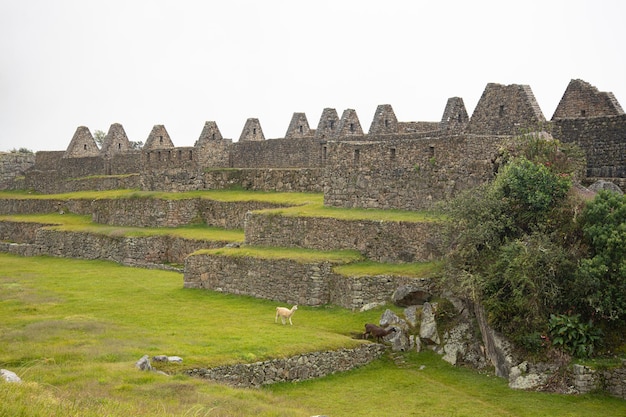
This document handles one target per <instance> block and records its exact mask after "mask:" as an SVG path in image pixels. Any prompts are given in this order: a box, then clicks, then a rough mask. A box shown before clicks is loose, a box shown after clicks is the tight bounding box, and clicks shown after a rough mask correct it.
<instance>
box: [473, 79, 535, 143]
mask: <svg viewBox="0 0 626 417" xmlns="http://www.w3.org/2000/svg"><path fill="white" fill-rule="evenodd" d="M543 122H545V117H543V113H542V112H541V109H540V108H539V104H538V103H537V100H536V99H535V95H534V94H533V92H532V90H531V88H530V87H529V86H527V85H521V84H511V85H503V84H495V83H489V84H487V87H486V88H485V91H483V94H482V96H481V97H480V100H479V101H478V104H477V105H476V108H475V109H474V113H473V114H472V118H471V119H470V124H469V126H470V131H471V133H474V134H481V135H518V134H520V133H522V131H523V130H524V129H535V128H538V127H539V125H540V124H542V123H543Z"/></svg>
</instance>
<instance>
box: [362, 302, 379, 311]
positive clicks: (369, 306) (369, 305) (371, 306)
mask: <svg viewBox="0 0 626 417" xmlns="http://www.w3.org/2000/svg"><path fill="white" fill-rule="evenodd" d="M384 305H385V303H384V302H379V303H367V304H365V305H364V306H363V307H361V309H360V310H359V311H360V312H361V313H362V312H364V311H369V310H373V309H375V308H378V307H382V306H384Z"/></svg>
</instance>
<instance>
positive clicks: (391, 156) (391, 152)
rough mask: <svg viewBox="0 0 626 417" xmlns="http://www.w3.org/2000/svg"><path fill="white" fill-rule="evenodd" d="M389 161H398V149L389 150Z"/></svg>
mask: <svg viewBox="0 0 626 417" xmlns="http://www.w3.org/2000/svg"><path fill="white" fill-rule="evenodd" d="M389 159H390V160H392V161H393V160H395V159H396V148H391V149H389Z"/></svg>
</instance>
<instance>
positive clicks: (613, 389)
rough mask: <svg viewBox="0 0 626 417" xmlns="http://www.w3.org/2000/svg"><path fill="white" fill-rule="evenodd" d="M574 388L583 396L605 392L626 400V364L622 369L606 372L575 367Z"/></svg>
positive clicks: (580, 366)
mask: <svg viewBox="0 0 626 417" xmlns="http://www.w3.org/2000/svg"><path fill="white" fill-rule="evenodd" d="M574 386H575V388H576V389H577V390H578V391H579V392H580V393H581V394H586V393H588V392H591V391H595V390H603V391H605V392H608V393H609V394H610V395H612V396H614V397H618V398H622V399H625V400H626V363H624V364H623V365H622V366H621V367H620V368H614V369H604V370H594V369H592V368H590V367H588V366H583V365H574Z"/></svg>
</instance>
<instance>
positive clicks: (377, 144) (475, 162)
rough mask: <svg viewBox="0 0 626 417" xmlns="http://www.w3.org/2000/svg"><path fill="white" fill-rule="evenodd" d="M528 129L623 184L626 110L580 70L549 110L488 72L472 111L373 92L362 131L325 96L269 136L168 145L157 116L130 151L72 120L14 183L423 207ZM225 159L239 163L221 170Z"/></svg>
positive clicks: (205, 136) (453, 101)
mask: <svg viewBox="0 0 626 417" xmlns="http://www.w3.org/2000/svg"><path fill="white" fill-rule="evenodd" d="M533 131H548V132H551V133H552V135H553V137H555V138H557V139H560V140H562V141H565V142H574V143H577V144H578V145H580V146H581V147H582V148H583V149H584V150H585V152H586V155H587V176H588V177H590V178H596V177H601V178H610V179H611V180H612V181H614V182H616V183H617V184H618V185H620V186H621V187H622V188H623V187H624V185H625V183H626V152H625V150H626V115H625V114H624V111H623V110H622V108H621V106H620V104H619V103H618V102H617V100H616V98H615V97H614V96H613V94H612V93H605V92H600V91H598V90H597V89H596V88H595V87H593V86H591V85H590V84H588V83H586V82H584V81H582V80H571V82H570V83H569V85H568V87H567V89H566V91H565V93H564V94H563V97H562V99H561V102H560V103H559V105H558V107H557V109H556V111H555V112H554V116H553V117H552V120H550V121H547V120H546V119H545V117H544V116H543V112H542V111H541V109H540V107H539V105H538V103H537V101H536V99H535V97H534V94H533V92H532V90H531V88H530V86H528V85H519V84H512V85H502V84H495V83H489V84H487V86H486V88H485V90H484V91H483V94H482V96H481V98H480V100H479V102H478V104H477V105H476V108H475V110H474V112H473V114H472V115H471V117H469V116H468V113H467V111H466V109H465V105H464V103H463V99H462V98H460V97H452V98H450V99H448V101H447V104H446V107H445V109H444V111H443V115H442V118H441V120H440V121H438V122H424V121H408V122H407V121H398V119H397V117H396V115H395V113H394V111H393V108H392V106H391V105H390V104H382V105H379V106H378V107H377V109H376V112H375V114H374V117H373V120H372V121H371V124H370V127H369V130H368V132H367V133H364V129H363V127H362V125H361V121H360V120H359V117H358V115H357V113H356V111H355V110H353V109H346V110H344V111H343V113H342V115H341V118H340V117H339V116H338V114H337V111H336V110H335V109H333V108H325V109H324V110H323V112H322V115H321V117H320V119H319V121H318V124H317V128H316V129H311V127H310V126H309V122H308V119H307V117H306V115H305V114H304V113H294V114H293V116H292V118H291V121H290V123H289V126H288V128H287V131H286V133H285V137H284V138H278V139H270V140H266V139H265V136H264V134H263V130H262V128H261V124H260V122H259V120H258V119H255V118H250V119H248V120H247V121H246V122H245V125H244V127H243V130H242V133H241V136H240V137H239V140H238V141H237V142H233V141H232V140H231V139H226V138H224V137H223V136H222V134H221V132H220V130H219V128H218V126H217V123H216V122H214V121H209V122H206V123H205V125H204V127H203V129H202V131H201V133H200V136H199V138H198V140H197V141H196V143H195V145H194V146H192V147H176V146H175V145H174V143H173V141H172V139H171V138H170V136H169V134H168V132H167V130H166V129H165V126H163V125H155V126H154V127H153V129H152V131H151V132H150V134H149V136H148V139H147V140H146V143H145V145H144V146H143V149H141V150H140V151H139V150H134V149H131V147H130V145H129V140H128V138H127V137H126V133H125V132H124V129H123V127H122V125H120V124H117V123H115V124H113V125H111V128H110V129H109V132H108V134H107V136H106V137H105V140H104V143H103V146H102V149H98V147H97V145H96V143H95V141H94V139H93V137H92V135H91V133H90V132H89V129H88V128H86V127H84V126H80V127H78V128H77V130H76V133H75V134H74V136H73V138H72V139H71V141H70V144H69V146H68V148H67V149H66V151H65V152H38V153H37V156H36V162H35V164H34V166H33V167H32V168H30V169H29V170H27V171H26V172H25V178H24V181H23V183H21V184H20V186H23V187H26V188H31V189H35V190H37V191H41V192H57V191H71V190H72V187H74V188H76V187H81V181H76V179H79V178H82V177H90V176H101V175H104V176H107V175H108V176H111V178H110V179H108V180H102V181H101V183H100V184H96V185H95V186H96V187H100V188H107V187H110V186H119V184H120V181H118V180H112V178H115V176H119V175H125V176H126V177H125V179H124V186H132V187H134V188H141V189H145V190H153V189H154V190H172V191H183V190H195V189H211V188H221V187H229V186H233V185H238V186H243V187H244V188H251V189H280V190H289V191H314V190H315V191H316V192H319V190H322V189H323V190H324V193H325V202H326V204H328V205H337V206H342V207H378V208H403V209H421V208H426V207H429V206H430V205H432V203H434V202H436V201H439V200H441V199H445V198H449V197H452V196H454V195H455V194H456V193H458V192H459V191H461V190H463V189H465V188H467V187H470V186H473V185H477V184H480V183H482V182H484V181H488V180H489V179H491V178H492V177H493V174H494V171H495V169H496V167H495V166H494V162H493V158H494V150H495V149H497V147H498V146H499V144H500V143H501V141H503V140H506V138H511V137H513V136H517V135H520V134H521V133H524V132H533ZM233 168H234V169H238V170H239V171H237V174H235V173H234V172H233V171H230V172H227V171H224V169H233ZM220 170H222V171H221V173H220V174H219V175H217V174H216V173H217V171H220ZM242 170H245V171H242ZM287 171H289V172H287ZM128 174H136V176H134V177H128ZM69 179H73V181H68V180H69ZM4 186H5V187H15V185H10V184H5V185H4ZM85 186H86V185H85ZM89 186H91V187H93V186H94V184H93V183H90V184H89Z"/></svg>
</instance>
